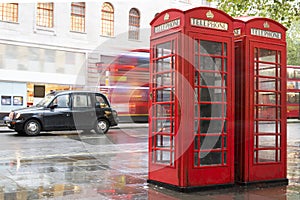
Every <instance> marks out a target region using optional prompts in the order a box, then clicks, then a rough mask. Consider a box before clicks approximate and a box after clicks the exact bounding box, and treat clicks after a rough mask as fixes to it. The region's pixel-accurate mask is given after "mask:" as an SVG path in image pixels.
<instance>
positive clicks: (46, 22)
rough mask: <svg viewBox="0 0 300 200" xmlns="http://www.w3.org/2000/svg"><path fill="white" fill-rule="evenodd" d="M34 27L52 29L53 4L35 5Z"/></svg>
mask: <svg viewBox="0 0 300 200" xmlns="http://www.w3.org/2000/svg"><path fill="white" fill-rule="evenodd" d="M42 5H43V6H42ZM40 11H41V12H40ZM36 26H38V27H44V28H53V27H54V3H53V2H49V3H37V5H36Z"/></svg>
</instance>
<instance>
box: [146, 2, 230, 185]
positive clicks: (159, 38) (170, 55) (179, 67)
mask: <svg viewBox="0 0 300 200" xmlns="http://www.w3.org/2000/svg"><path fill="white" fill-rule="evenodd" d="M151 27H152V28H151V41H150V46H151V52H150V57H151V58H150V59H151V67H150V77H151V78H150V81H151V86H150V97H151V101H150V107H151V108H150V109H149V110H150V111H149V116H150V117H149V173H148V176H149V177H148V178H149V179H148V182H150V183H154V184H157V185H162V186H165V187H168V188H172V189H176V190H179V191H191V190H198V189H200V188H203V187H218V186H229V185H232V184H233V183H234V145H233V142H234V106H233V99H234V75H233V74H234V72H233V66H234V63H233V52H234V51H233V50H234V49H233V45H234V35H233V18H231V17H230V16H229V15H227V14H226V13H224V12H222V11H220V10H217V9H214V8H208V7H199V8H194V9H191V10H187V11H181V10H178V9H169V10H165V11H163V12H161V13H159V14H158V15H157V16H156V17H155V18H154V19H153V21H152V22H151Z"/></svg>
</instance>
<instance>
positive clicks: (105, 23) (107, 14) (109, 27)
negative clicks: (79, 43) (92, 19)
mask: <svg viewBox="0 0 300 200" xmlns="http://www.w3.org/2000/svg"><path fill="white" fill-rule="evenodd" d="M114 14H115V13H114V7H113V5H112V4H110V3H108V2H104V3H103V4H102V8H101V35H102V36H107V37H113V36H114V25H115V24H114Z"/></svg>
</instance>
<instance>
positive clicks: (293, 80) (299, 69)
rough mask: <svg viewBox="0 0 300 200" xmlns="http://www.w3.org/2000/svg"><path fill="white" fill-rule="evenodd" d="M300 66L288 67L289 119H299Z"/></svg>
mask: <svg viewBox="0 0 300 200" xmlns="http://www.w3.org/2000/svg"><path fill="white" fill-rule="evenodd" d="M299 95H300V66H287V97H286V98H287V99H286V101H287V118H299V117H300V114H299V109H300V108H299V104H300V98H299Z"/></svg>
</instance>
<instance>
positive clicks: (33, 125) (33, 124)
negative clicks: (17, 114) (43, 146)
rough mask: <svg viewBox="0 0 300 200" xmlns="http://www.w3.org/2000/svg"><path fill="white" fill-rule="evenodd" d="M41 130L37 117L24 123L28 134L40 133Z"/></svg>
mask: <svg viewBox="0 0 300 200" xmlns="http://www.w3.org/2000/svg"><path fill="white" fill-rule="evenodd" d="M40 131H41V125H40V123H39V122H38V121H37V120H35V119H30V120H28V121H27V122H26V123H25V125H24V132H25V133H26V135H30V136H35V135H38V134H40Z"/></svg>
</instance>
